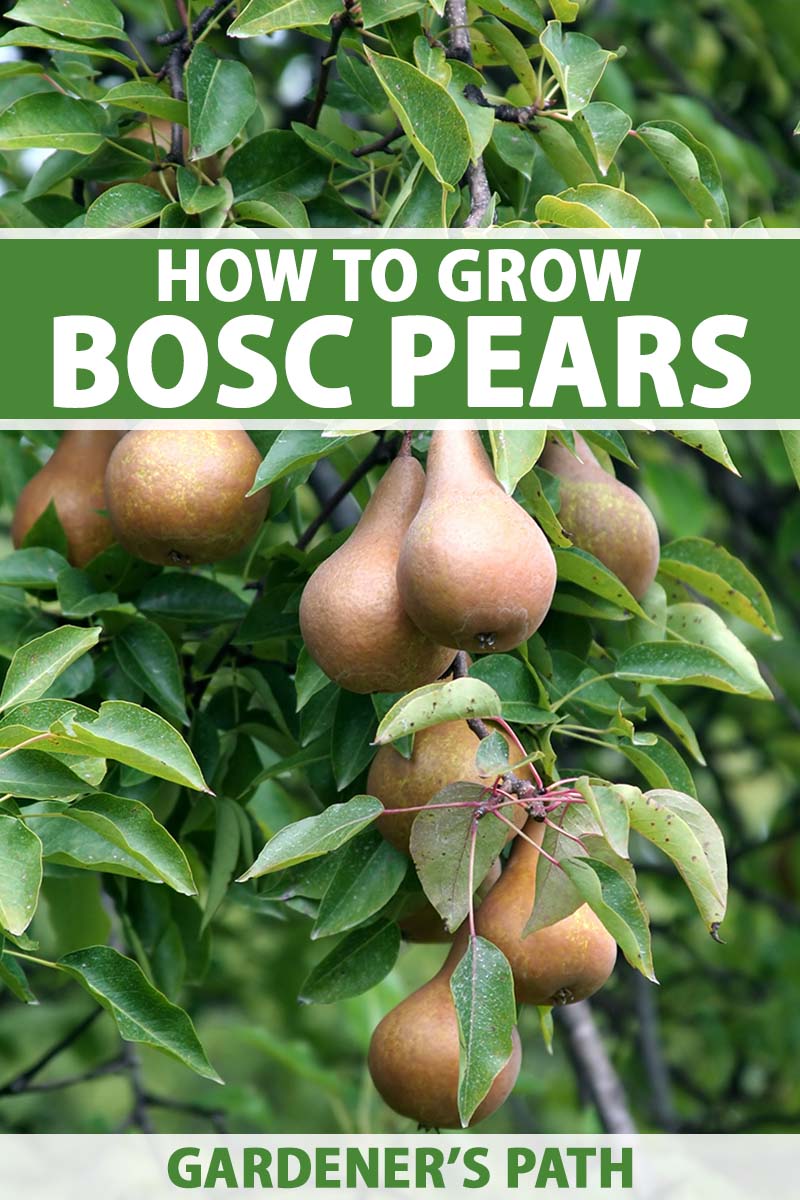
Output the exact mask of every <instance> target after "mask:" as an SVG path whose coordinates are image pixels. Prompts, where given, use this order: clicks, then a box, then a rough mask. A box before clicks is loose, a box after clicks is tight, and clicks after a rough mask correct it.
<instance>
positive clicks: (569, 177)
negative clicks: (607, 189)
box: [512, 118, 597, 188]
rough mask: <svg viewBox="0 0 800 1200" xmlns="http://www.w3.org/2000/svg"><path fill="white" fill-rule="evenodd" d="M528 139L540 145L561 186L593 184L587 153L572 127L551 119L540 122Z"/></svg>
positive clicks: (593, 171)
mask: <svg viewBox="0 0 800 1200" xmlns="http://www.w3.org/2000/svg"><path fill="white" fill-rule="evenodd" d="M532 140H534V141H535V142H536V143H538V145H539V146H541V148H542V150H544V152H545V154H546V156H547V158H548V159H549V160H550V162H551V163H552V164H553V166H554V167H555V169H556V171H557V172H558V174H559V175H560V176H561V178H562V179H563V180H564V183H566V184H568V185H569V186H570V187H573V188H575V187H578V186H579V185H580V184H582V183H585V184H593V183H596V182H597V171H596V170H595V168H594V167H593V166H592V164H591V162H590V161H589V158H588V157H587V155H588V153H589V151H588V148H587V147H586V142H585V140H584V139H583V138H581V137H580V135H579V133H578V131H577V129H575V128H574V127H573V126H572V125H569V124H567V123H566V122H564V121H558V120H555V119H554V118H548V119H547V120H542V121H540V122H539V124H538V128H537V129H536V132H535V133H534V134H533V135H532ZM512 165H513V164H512Z"/></svg>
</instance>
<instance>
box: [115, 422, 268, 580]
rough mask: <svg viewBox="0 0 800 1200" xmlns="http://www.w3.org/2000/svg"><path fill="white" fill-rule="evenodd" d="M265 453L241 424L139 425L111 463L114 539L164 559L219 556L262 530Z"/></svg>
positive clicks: (177, 562)
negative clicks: (259, 480) (260, 476)
mask: <svg viewBox="0 0 800 1200" xmlns="http://www.w3.org/2000/svg"><path fill="white" fill-rule="evenodd" d="M260 463H261V455H260V454H259V452H258V450H257V449H256V447H255V446H254V444H253V442H252V441H251V440H250V438H249V437H248V435H247V434H246V433H245V431H244V430H243V429H196V430H194V429H193V430H188V429H136V430H133V431H132V432H131V433H128V434H126V435H125V437H124V438H123V439H122V441H121V442H120V443H119V445H118V446H117V448H116V450H115V451H114V453H113V454H112V455H111V458H110V460H109V463H108V469H107V471H106V485H105V486H106V504H107V507H108V515H109V517H110V518H111V524H112V526H113V529H114V533H115V534H116V537H117V540H118V541H119V542H120V543H121V544H122V545H123V546H124V547H125V549H126V550H128V551H129V552H130V553H131V554H133V555H135V556H136V557H137V558H143V559H144V560H145V562H151V563H160V564H162V565H164V566H182V567H189V566H194V565H195V564H196V563H209V562H216V561H217V560H218V559H221V558H229V557H230V556H231V555H233V554H238V553H239V551H240V550H243V549H244V548H245V546H247V545H248V544H249V543H250V542H251V541H252V540H253V538H254V537H255V535H256V534H257V533H258V530H259V529H260V527H261V524H262V522H263V520H264V517H265V516H266V512H267V507H268V505H269V489H268V488H263V489H262V490H261V491H260V492H256V494H255V495H254V496H248V495H247V492H248V491H249V489H250V488H251V486H252V484H253V480H254V478H255V474H256V471H257V470H258V468H259V465H260Z"/></svg>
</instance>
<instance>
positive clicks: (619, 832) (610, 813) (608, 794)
mask: <svg viewBox="0 0 800 1200" xmlns="http://www.w3.org/2000/svg"><path fill="white" fill-rule="evenodd" d="M575 786H576V787H577V789H578V791H579V792H580V793H581V795H582V796H583V798H584V800H585V801H586V806H587V808H588V809H589V812H590V813H591V814H592V816H593V817H594V819H595V820H596V822H597V825H598V828H599V829H600V831H601V833H602V834H603V837H604V838H605V839H606V841H607V842H608V844H609V846H610V847H611V849H612V850H613V851H614V853H615V854H618V855H619V856H620V857H621V858H628V857H629V854H628V834H629V833H630V827H631V822H630V808H631V805H632V804H633V803H634V801H635V800H636V799H637V798H638V797H639V796H640V795H641V792H640V791H639V789H638V788H632V787H628V786H626V785H625V784H611V785H610V786H608V787H607V786H605V785H604V784H599V783H596V784H594V785H591V784H590V783H589V780H588V779H580V780H578V783H577V784H576V785H575Z"/></svg>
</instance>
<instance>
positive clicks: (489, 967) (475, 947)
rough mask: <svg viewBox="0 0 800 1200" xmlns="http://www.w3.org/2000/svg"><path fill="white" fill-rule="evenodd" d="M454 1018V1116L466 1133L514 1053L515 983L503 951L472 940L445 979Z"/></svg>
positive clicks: (475, 939)
mask: <svg viewBox="0 0 800 1200" xmlns="http://www.w3.org/2000/svg"><path fill="white" fill-rule="evenodd" d="M450 992H451V994H452V997H453V1003H454V1004H455V1008H456V1017H457V1018H458V1034H459V1043H460V1047H461V1053H460V1056H459V1079H458V1112H459V1116H460V1117H461V1124H462V1125H463V1126H464V1128H466V1127H467V1126H468V1125H469V1122H470V1119H471V1117H472V1115H473V1113H474V1112H475V1110H476V1108H477V1107H478V1105H479V1104H480V1103H481V1101H482V1100H483V1099H484V1098H485V1097H486V1095H487V1093H488V1091H489V1089H490V1088H491V1086H492V1084H493V1083H494V1081H495V1079H496V1078H497V1076H498V1075H499V1074H500V1072H501V1071H502V1069H503V1067H504V1066H505V1065H506V1063H507V1062H508V1061H509V1059H510V1058H511V1055H512V1054H513V1052H514V1041H513V1033H514V1026H515V1025H516V1023H517V1006H516V1004H515V1001H514V977H513V975H512V974H511V967H510V966H509V965H508V960H507V959H506V957H505V955H504V954H503V952H502V950H498V948H497V946H494V945H493V944H492V943H491V942H488V941H486V939H485V938H482V937H471V938H470V939H469V943H468V945H467V949H466V951H465V952H464V956H463V958H462V959H461V960H460V962H459V964H458V966H457V967H456V969H455V971H454V972H453V974H452V976H451V978H450Z"/></svg>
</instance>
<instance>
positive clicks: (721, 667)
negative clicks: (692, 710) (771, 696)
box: [614, 642, 763, 699]
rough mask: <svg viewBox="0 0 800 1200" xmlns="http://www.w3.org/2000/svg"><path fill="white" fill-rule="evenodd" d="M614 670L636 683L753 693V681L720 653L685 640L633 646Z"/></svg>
mask: <svg viewBox="0 0 800 1200" xmlns="http://www.w3.org/2000/svg"><path fill="white" fill-rule="evenodd" d="M614 674H615V675H616V676H617V678H618V679H627V680H630V681H631V682H633V683H662V684H670V683H671V684H693V685H694V686H696V687H709V688H715V689H716V690H717V691H720V692H733V693H735V694H737V695H740V696H749V695H753V684H752V681H751V680H749V679H748V678H746V677H745V676H744V675H742V673H741V672H740V671H739V670H737V669H736V668H735V667H733V666H731V664H730V662H729V661H728V660H727V659H726V658H723V657H722V655H721V654H719V653H717V651H715V650H710V649H708V647H706V646H695V645H692V644H690V643H686V642H643V643H640V644H639V645H638V646H631V647H630V648H629V649H628V650H624V651H623V653H622V654H621V655H620V657H619V658H618V659H617V664H616V667H615V669H614ZM761 698H762V699H763V697H761Z"/></svg>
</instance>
